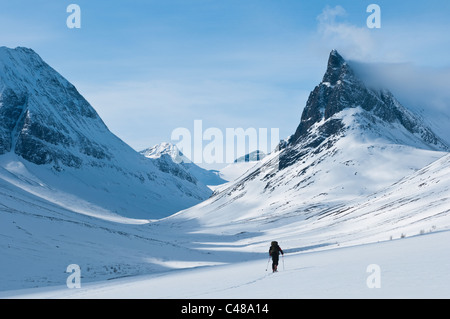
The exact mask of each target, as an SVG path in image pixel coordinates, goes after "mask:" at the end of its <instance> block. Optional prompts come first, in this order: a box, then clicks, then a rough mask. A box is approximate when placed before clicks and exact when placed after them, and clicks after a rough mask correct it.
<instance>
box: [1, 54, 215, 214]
mask: <svg viewBox="0 0 450 319" xmlns="http://www.w3.org/2000/svg"><path fill="white" fill-rule="evenodd" d="M0 119H1V122H0V142H1V143H0V145H1V146H0V155H2V156H0V157H1V158H0V161H1V162H2V165H3V167H17V166H18V165H22V166H23V168H24V170H26V172H27V174H29V175H33V176H34V178H35V179H36V180H39V181H40V184H33V185H31V184H29V183H26V182H24V181H23V178H22V177H21V175H20V173H19V174H15V172H10V173H12V174H13V175H14V174H15V177H16V178H15V179H14V178H13V177H12V176H10V178H9V182H10V183H15V184H16V185H17V186H19V187H21V188H22V189H26V190H27V191H30V192H32V193H33V194H35V195H38V194H41V196H44V197H45V198H52V197H53V199H54V200H55V201H56V202H58V204H60V205H65V206H66V207H67V208H69V209H72V208H73V207H74V205H73V203H74V202H76V201H77V198H78V199H79V200H81V201H87V202H89V203H92V204H93V206H95V207H101V208H103V209H105V210H107V211H109V212H110V213H113V214H117V215H122V216H127V217H136V218H160V217H164V216H167V215H168V214H171V213H174V212H176V211H178V210H180V209H183V208H186V207H189V206H192V205H194V204H196V203H198V202H200V201H202V200H204V199H206V198H208V197H209V196H210V194H211V191H210V190H209V189H208V188H207V187H206V185H203V184H202V183H200V182H198V181H197V180H196V179H195V178H194V177H193V176H191V175H190V174H189V173H186V174H183V175H177V174H172V172H168V171H164V170H161V169H160V167H159V166H158V165H157V163H155V161H154V160H151V159H146V158H144V157H143V156H142V155H140V154H139V153H137V152H135V151H134V150H133V149H131V148H130V147H129V146H128V145H127V144H125V143H124V142H123V141H121V140H120V139H119V138H117V137H116V136H115V135H114V134H112V133H111V132H110V131H109V130H108V128H107V127H106V125H105V124H104V123H103V121H102V120H101V118H100V117H99V116H98V114H97V113H96V112H95V110H94V109H93V108H92V106H90V104H89V103H88V102H87V101H86V100H85V99H84V98H83V97H82V96H81V95H80V94H79V93H78V91H77V90H76V88H75V87H74V86H73V85H72V84H70V83H69V82H68V81H67V80H66V79H64V78H63V77H62V76H61V75H60V74H58V73H57V72H56V71H55V70H54V69H52V68H51V67H50V66H48V65H47V64H46V63H45V62H44V61H43V60H42V59H41V58H40V57H39V56H38V55H37V54H36V53H35V52H34V51H33V50H31V49H27V48H21V47H19V48H16V49H8V48H5V47H1V48H0ZM40 185H46V187H42V186H40ZM69 195H70V196H69ZM71 196H72V197H71ZM69 198H72V199H70V200H68V199H69ZM96 209H97V208H93V210H96Z"/></svg>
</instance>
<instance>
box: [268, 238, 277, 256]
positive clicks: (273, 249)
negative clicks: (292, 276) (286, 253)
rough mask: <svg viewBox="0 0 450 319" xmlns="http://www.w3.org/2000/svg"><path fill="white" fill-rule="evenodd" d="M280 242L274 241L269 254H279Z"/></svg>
mask: <svg viewBox="0 0 450 319" xmlns="http://www.w3.org/2000/svg"><path fill="white" fill-rule="evenodd" d="M278 250H279V248H278V242H276V241H273V242H272V243H271V245H270V249H269V255H270V256H272V254H274V253H275V254H277V253H278Z"/></svg>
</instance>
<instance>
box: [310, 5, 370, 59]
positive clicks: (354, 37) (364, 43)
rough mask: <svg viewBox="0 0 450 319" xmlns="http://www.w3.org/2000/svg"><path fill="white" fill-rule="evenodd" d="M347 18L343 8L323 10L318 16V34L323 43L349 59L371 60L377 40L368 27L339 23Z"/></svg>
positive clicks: (336, 7)
mask: <svg viewBox="0 0 450 319" xmlns="http://www.w3.org/2000/svg"><path fill="white" fill-rule="evenodd" d="M346 16H347V12H346V11H345V9H344V8H343V7H341V6H339V5H338V6H335V7H330V6H327V7H325V9H323V11H322V13H321V14H320V15H319V16H317V20H318V33H319V37H320V38H321V42H322V43H324V44H325V45H326V46H327V47H328V48H333V49H337V50H338V51H340V52H344V54H345V57H346V58H349V59H355V58H357V59H364V60H367V59H369V58H371V55H372V54H371V53H372V52H373V51H374V48H375V47H376V43H375V40H374V39H373V36H372V35H371V32H370V29H368V28H367V27H366V26H364V27H357V26H355V25H352V24H349V23H347V22H339V21H338V20H339V18H343V17H346Z"/></svg>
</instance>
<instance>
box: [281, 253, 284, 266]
mask: <svg viewBox="0 0 450 319" xmlns="http://www.w3.org/2000/svg"><path fill="white" fill-rule="evenodd" d="M281 259H282V260H283V270H284V254H283V255H281Z"/></svg>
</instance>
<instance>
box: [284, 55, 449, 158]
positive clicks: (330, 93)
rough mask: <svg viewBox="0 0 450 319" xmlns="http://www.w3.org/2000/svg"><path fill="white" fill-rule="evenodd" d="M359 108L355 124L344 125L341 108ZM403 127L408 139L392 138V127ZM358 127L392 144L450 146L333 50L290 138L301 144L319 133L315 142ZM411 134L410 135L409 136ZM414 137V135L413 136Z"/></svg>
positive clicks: (444, 147)
mask: <svg viewBox="0 0 450 319" xmlns="http://www.w3.org/2000/svg"><path fill="white" fill-rule="evenodd" d="M346 109H358V110H359V112H358V113H359V115H358V116H354V117H353V121H352V123H348V121H347V125H344V122H343V115H344V114H345V113H343V112H342V111H344V110H346ZM398 127H400V129H401V130H404V131H406V132H404V133H403V134H402V135H404V136H405V137H406V136H408V137H407V138H406V139H405V138H400V135H396V138H394V139H393V138H392V137H393V135H392V134H391V131H392V130H397V129H398ZM355 128H358V131H359V132H358V133H357V134H362V135H365V134H367V133H369V134H371V135H376V136H377V137H378V138H381V139H385V140H387V141H389V142H391V143H396V144H406V145H410V143H411V140H413V139H415V140H416V141H415V142H414V144H415V146H416V145H421V147H423V148H425V149H435V150H445V151H447V150H448V149H449V147H448V145H446V144H445V142H443V141H442V139H441V138H439V137H438V136H436V135H435V134H434V133H433V131H432V130H431V129H430V128H429V127H427V126H426V125H425V124H424V123H423V122H422V121H421V119H420V118H419V117H418V116H416V115H415V114H413V113H412V112H410V111H409V110H407V109H406V108H405V107H403V106H402V105H401V103H400V102H399V101H398V100H397V99H396V98H395V97H394V96H393V94H392V93H391V92H390V91H389V90H387V89H386V88H369V87H367V86H366V85H365V83H364V82H363V81H362V80H361V79H360V78H359V77H358V76H357V75H356V74H355V72H353V70H352V68H351V64H349V63H348V62H346V61H345V60H344V58H343V57H342V56H341V55H339V53H338V52H337V51H335V50H333V51H332V52H331V53H330V56H329V59H328V65H327V70H326V72H325V75H324V77H323V81H322V82H321V83H320V84H319V85H317V86H316V87H315V88H314V90H313V91H312V92H311V94H310V96H309V98H308V101H307V103H306V106H305V108H304V110H303V113H302V116H301V121H300V124H299V126H298V127H297V130H296V132H295V133H294V134H293V135H292V136H291V138H290V139H289V143H290V144H298V143H301V142H302V141H305V140H308V139H311V137H312V136H316V139H315V141H312V142H313V144H320V143H321V142H323V140H324V139H326V138H327V137H330V136H333V135H336V134H341V133H343V132H344V131H346V132H347V133H348V132H349V131H351V130H355ZM409 135H411V136H409ZM412 136H414V138H412Z"/></svg>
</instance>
